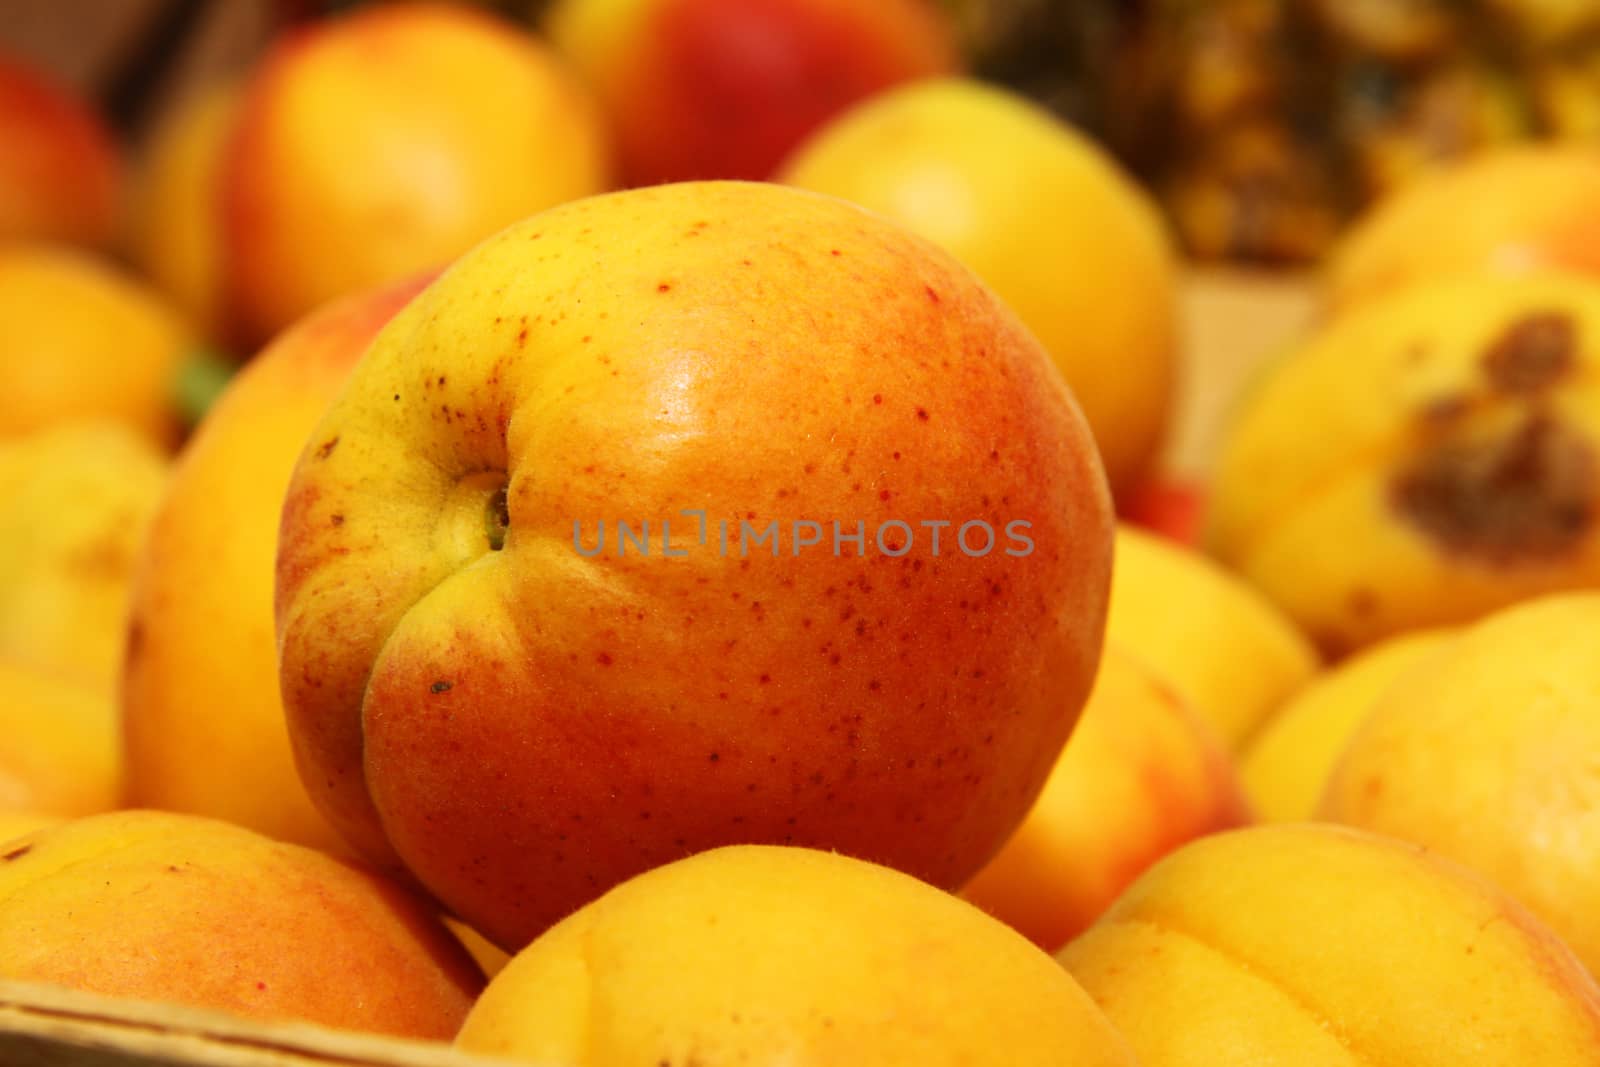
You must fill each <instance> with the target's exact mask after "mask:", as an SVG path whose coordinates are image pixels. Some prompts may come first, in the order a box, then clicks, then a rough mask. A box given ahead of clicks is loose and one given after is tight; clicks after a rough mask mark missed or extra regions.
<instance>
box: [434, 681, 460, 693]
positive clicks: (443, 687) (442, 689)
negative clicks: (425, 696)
mask: <svg viewBox="0 0 1600 1067" xmlns="http://www.w3.org/2000/svg"><path fill="white" fill-rule="evenodd" d="M455 684H456V683H454V682H448V681H445V680H444V679H443V678H441V679H439V680H438V681H437V682H434V683H433V684H432V685H430V686H429V687H428V691H429V692H430V693H448V692H449V691H450V690H451V689H453V688H455Z"/></svg>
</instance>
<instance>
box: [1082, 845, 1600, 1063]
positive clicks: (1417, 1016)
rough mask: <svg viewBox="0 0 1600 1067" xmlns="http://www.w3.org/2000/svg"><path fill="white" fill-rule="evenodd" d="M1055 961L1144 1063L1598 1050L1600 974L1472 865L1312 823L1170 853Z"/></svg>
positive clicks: (1573, 1055) (1540, 1059) (1497, 1057)
mask: <svg viewBox="0 0 1600 1067" xmlns="http://www.w3.org/2000/svg"><path fill="white" fill-rule="evenodd" d="M1059 958H1060V960H1061V961H1062V963H1064V964H1065V965H1066V966H1067V968H1068V970H1070V971H1071V972H1072V974H1073V975H1074V976H1075V977H1076V978H1077V979H1078V981H1079V982H1081V983H1082V984H1083V987H1084V989H1086V990H1087V991H1088V993H1089V995H1090V996H1092V997H1093V998H1094V999H1095V1002H1096V1003H1098V1004H1099V1005H1100V1007H1101V1008H1102V1009H1103V1010H1104V1011H1105V1012H1106V1014H1107V1015H1108V1016H1110V1018H1111V1021H1112V1022H1113V1023H1114V1024H1115V1025H1116V1026H1117V1028H1118V1029H1119V1030H1120V1031H1121V1032H1122V1033H1123V1034H1124V1035H1125V1036H1126V1037H1127V1038H1128V1041H1129V1043H1130V1044H1132V1045H1133V1048H1134V1052H1135V1053H1137V1054H1138V1056H1139V1062H1140V1063H1141V1064H1142V1065H1143V1067H1214V1065H1216V1064H1221V1063H1227V1064H1286V1065H1287V1064H1294V1065H1295V1067H1354V1065H1356V1064H1367V1065H1372V1067H1456V1065H1458V1064H1464V1063H1474V1064H1490V1063H1495V1064H1535V1063H1537V1064H1540V1065H1542V1067H1580V1065H1581V1067H1592V1065H1594V1064H1597V1063H1600V988H1597V987H1596V986H1595V983H1594V980H1593V979H1592V978H1591V977H1590V976H1589V975H1588V973H1587V972H1586V971H1584V969H1583V966H1582V965H1581V964H1579V962H1578V961H1577V959H1576V958H1575V957H1574V956H1573V955H1572V952H1571V950H1570V949H1568V948H1567V947H1566V946H1565V945H1563V944H1562V943H1561V941H1560V939H1559V938H1557V937H1556V935H1555V934H1553V933H1551V932H1550V930H1549V929H1548V928H1547V927H1545V926H1544V925H1543V924H1541V923H1540V922H1539V921H1538V920H1537V919H1535V918H1534V917H1533V916H1532V915H1530V914H1528V912H1527V910H1526V909H1525V908H1523V907H1522V905H1520V904H1518V903H1517V902H1516V901H1515V900H1513V899H1512V898H1511V897H1509V896H1507V895H1506V894H1505V893H1503V892H1502V891H1500V890H1499V889H1497V888H1495V887H1494V886H1492V885H1490V884H1489V882H1487V881H1486V880H1484V879H1482V878H1480V877H1478V876H1477V875H1475V874H1473V873H1472V872H1470V871H1468V870H1467V869H1466V868H1463V867H1459V866H1457V865H1455V864H1453V863H1450V862H1447V861H1445V860H1443V859H1440V858H1439V857H1437V856H1435V855H1432V854H1430V853H1428V852H1426V851H1424V850H1422V849H1419V848H1416V847H1414V846H1411V845H1407V844H1403V843H1401V842H1398V841H1394V840H1391V839H1389V838H1383V837H1377V836H1374V835H1370V834H1365V833H1358V832H1356V831H1353V830H1348V829H1344V828H1342V827H1331V826H1323V825H1318V824H1312V823H1300V824H1293V825H1278V826H1270V827H1259V828H1255V829H1250V830H1239V831H1234V832H1232V833H1227V834H1217V835H1214V836H1212V837H1208V838H1204V839H1203V840H1200V841H1196V842H1194V843H1193V844H1190V845H1187V846H1185V847H1184V848H1182V849H1179V850H1178V851H1177V852H1174V853H1172V854H1171V855H1170V856H1168V857H1167V858H1166V859H1164V860H1162V861H1161V862H1160V863H1158V864H1157V865H1156V866H1154V867H1152V868H1151V869H1150V870H1149V871H1148V872H1146V874H1145V875H1144V877H1143V878H1141V879H1140V880H1139V881H1138V882H1136V883H1135V884H1134V886H1133V887H1132V888H1131V889H1129V890H1128V892H1127V893H1125V894H1124V895H1123V897H1122V898H1121V899H1120V900H1119V901H1118V902H1117V903H1116V904H1115V905H1114V906H1113V907H1112V908H1111V910H1110V911H1109V912H1107V913H1106V915H1105V916H1104V917H1103V918H1102V919H1101V920H1100V922H1098V923H1097V924H1095V926H1093V927H1092V928H1091V929H1090V930H1089V931H1088V932H1087V933H1085V934H1084V935H1083V936H1082V937H1080V938H1078V939H1077V940H1076V941H1074V942H1073V943H1072V944H1070V945H1068V946H1067V948H1066V949H1065V950H1064V951H1063V952H1062V953H1061V954H1060V957H1059Z"/></svg>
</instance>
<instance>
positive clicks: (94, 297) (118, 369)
mask: <svg viewBox="0 0 1600 1067" xmlns="http://www.w3.org/2000/svg"><path fill="white" fill-rule="evenodd" d="M192 342H193V332H192V331H191V329H190V327H189V325H188V324H187V323H186V322H184V321H183V319H182V318H181V317H180V316H179V315H178V314H177V312H175V311H174V310H173V309H172V308H170V307H168V306H167V304H166V303H165V301H164V300H163V298H162V297H161V296H160V294H158V293H157V292H156V291H155V290H153V289H151V288H150V287H149V286H147V285H145V284H144V283H143V282H142V281H139V280H137V279H135V278H133V277H131V276H129V275H127V274H125V273H124V272H123V271H122V270H120V269H119V268H117V267H115V266H113V265H112V264H111V263H109V262H108V261H106V260H103V259H101V258H99V257H98V256H96V255H94V254H93V253H89V252H84V251H80V250H77V249H70V248H67V247H64V246H55V245H42V244H29V243H21V242H19V243H16V244H7V245H3V246H0V351H4V352H5V360H4V361H3V362H0V395H4V396H5V403H4V404H3V405H0V439H4V438H8V437H16V436H18V435H20V434H25V433H30V432H32V431H34V430H41V429H45V428H47V427H51V426H54V425H57V424H58V423H63V422H71V421H77V420H83V419H110V420H115V421H118V422H122V423H124V424H126V425H128V426H131V427H133V428H134V429H137V430H139V431H140V432H142V433H144V434H145V435H146V436H147V437H148V438H149V439H150V440H151V441H152V442H153V443H155V444H158V445H162V446H170V445H171V444H173V443H175V442H176V440H177V436H178V431H179V424H178V415H177V411H176V409H175V407H174V406H173V402H172V384H173V376H174V374H175V373H176V371H177V368H178V365H179V362H180V361H181V359H182V358H183V356H184V353H185V352H186V351H187V350H188V348H189V347H190V345H191V344H192Z"/></svg>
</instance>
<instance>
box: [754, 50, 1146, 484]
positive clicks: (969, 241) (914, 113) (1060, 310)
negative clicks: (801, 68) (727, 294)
mask: <svg viewBox="0 0 1600 1067" xmlns="http://www.w3.org/2000/svg"><path fill="white" fill-rule="evenodd" d="M778 180H780V181H785V182H789V183H790V184H793V185H798V186H801V187H802V188H806V189H815V190H817V191H818V192H823V193H831V194H833V195H834V196H842V197H844V198H845V199H846V200H851V201H854V202H855V203H858V204H861V205H862V206H864V207H868V208H871V209H872V210H873V211H876V212H879V213H880V214H883V215H886V216H888V217H889V218H891V219H894V220H895V221H896V222H899V223H901V224H902V225H904V226H906V227H908V228H909V229H911V230H913V231H915V232H917V233H920V234H922V235H923V236H924V237H928V238H930V239H931V240H933V241H935V242H937V243H938V244H941V245H943V246H944V247H945V248H948V249H949V250H950V251H952V252H954V253H955V254H956V257H957V258H958V259H960V260H961V261H962V262H963V263H965V264H967V266H969V267H971V268H972V269H973V270H975V271H977V273H978V275H979V277H981V278H983V280H984V281H985V282H987V283H988V284H989V285H990V286H992V287H993V288H994V291H995V292H996V293H998V294H1000V296H1001V298H1002V299H1004V300H1005V301H1006V303H1008V304H1010V305H1011V307H1012V308H1013V309H1015V310H1016V312H1017V314H1018V315H1020V316H1021V317H1022V320H1023V322H1025V323H1027V325H1028V327H1029V328H1030V329H1031V330H1033V332H1034V333H1035V334H1037V335H1038V337H1039V339H1040V340H1041V341H1043V342H1044V345H1045V347H1046V348H1048V349H1049V350H1050V354H1051V355H1052V356H1053V357H1054V358H1055V360H1056V363H1057V364H1058V365H1059V366H1060V367H1061V372H1062V373H1063V374H1064V375H1066V378H1067V383H1068V384H1069V385H1071V386H1072V391H1073V393H1074V395H1076V396H1077V398H1078V400H1079V402H1080V403H1081V404H1082V405H1083V413H1084V416H1085V417H1086V418H1087V419H1088V420H1089V426H1090V428H1092V429H1093V430H1094V435H1095V441H1096V443H1097V444H1098V445H1099V446H1100V456H1101V458H1102V459H1103V460H1104V461H1105V464H1106V473H1107V476H1108V477H1109V478H1110V480H1111V486H1112V489H1113V490H1115V491H1117V492H1118V493H1119V495H1120V494H1122V493H1125V492H1127V491H1129V490H1131V489H1132V488H1133V484H1134V482H1135V481H1136V480H1138V479H1139V478H1140V477H1141V476H1142V475H1143V474H1144V473H1145V472H1146V470H1147V468H1148V467H1149V466H1150V464H1151V462H1152V460H1154V458H1155V455H1156V452H1157V451H1158V450H1159V448H1160V446H1161V443H1162V439H1163V435H1164V431H1165V428H1166V423H1167V417H1168V415H1169V413H1170V410H1171V406H1172V392H1173V385H1174V380H1175V377H1176V375H1175V362H1176V355H1177V294H1176V287H1177V272H1176V266H1175V262H1174V256H1173V252H1172V248H1171V244H1170V241H1169V240H1168V238H1167V235H1166V232H1165V230H1164V229H1163V226H1162V221H1161V216H1160V213H1159V212H1158V211H1157V209H1156V207H1155V205H1154V203H1153V202H1152V201H1151V200H1150V199H1149V198H1148V197H1147V196H1146V195H1145V194H1144V192H1143V191H1142V190H1140V188H1139V187H1138V186H1137V185H1136V184H1135V183H1134V181H1133V179H1132V178H1130V177H1128V176H1127V175H1126V174H1124V173H1123V172H1122V171H1121V170H1120V169H1119V168H1118V167H1117V165H1116V163H1115V162H1113V161H1112V159H1111V158H1110V157H1109V156H1107V155H1106V154H1105V153H1104V152H1103V151H1102V150H1101V149H1100V148H1099V147H1097V146H1096V145H1095V144H1094V143H1093V142H1092V141H1090V140H1089V139H1088V138H1087V137H1084V136H1082V135H1080V134H1078V133H1077V132H1076V131H1074V130H1073V129H1072V128H1071V127H1070V126H1067V125H1066V124H1065V123H1063V122H1061V121H1059V120H1057V119H1055V118H1053V117H1052V116H1050V115H1049V114H1048V113H1047V112H1045V111H1044V110H1043V109H1042V108H1040V107H1038V106H1036V105H1034V104H1032V103H1030V102H1028V101H1026V100H1024V99H1023V98H1022V97H1020V96H1017V95H1015V94H1013V93H1010V92H1007V91H1005V90H1002V89H998V88H991V87H989V86H986V85H984V84H983V83H981V82H978V81H970V80H957V79H941V80H931V81H920V82H916V83H914V84H912V85H908V86H905V87H902V88H899V89H895V90H892V91H890V92H887V93H882V94H879V95H877V96H874V97H872V98H871V99H869V100H867V101H865V102H864V103H862V104H861V105H859V106H857V107H855V108H852V109H850V110H849V111H847V112H845V113H844V114H843V115H841V116H840V117H839V118H837V119H835V120H834V121H833V122H831V123H829V124H828V125H826V126H824V127H823V128H822V129H821V130H819V131H818V132H817V133H816V134H815V135H814V136H813V137H811V138H810V139H809V140H807V141H806V142H805V143H804V144H803V145H802V146H801V148H800V149H799V151H798V153H797V154H796V155H795V156H794V157H792V158H791V159H790V160H789V161H788V162H787V163H786V164H785V165H784V167H783V169H782V171H780V172H779V175H778ZM1064 249H1070V250H1071V251H1070V253H1069V254H1063V250H1064ZM1045 264H1048V267H1045Z"/></svg>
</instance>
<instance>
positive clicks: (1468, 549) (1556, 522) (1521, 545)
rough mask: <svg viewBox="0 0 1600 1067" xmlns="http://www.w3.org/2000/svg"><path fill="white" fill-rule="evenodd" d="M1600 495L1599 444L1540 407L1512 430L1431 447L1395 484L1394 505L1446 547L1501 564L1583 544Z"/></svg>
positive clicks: (1391, 494) (1392, 489) (1550, 554)
mask: <svg viewBox="0 0 1600 1067" xmlns="http://www.w3.org/2000/svg"><path fill="white" fill-rule="evenodd" d="M1594 494H1595V457H1594V450H1593V447H1592V446H1591V445H1590V443H1589V441H1588V440H1587V439H1586V438H1584V437H1583V436H1582V435H1580V434H1578V433H1576V432H1574V431H1573V430H1572V429H1571V428H1569V427H1568V426H1566V425H1565V424H1563V423H1561V422H1558V421H1556V420H1555V419H1554V418H1552V417H1551V416H1550V415H1548V414H1545V413H1542V412H1535V413H1533V414H1531V415H1529V416H1528V417H1527V419H1526V420H1525V421H1524V422H1523V423H1522V425H1520V426H1518V427H1517V428H1516V429H1515V430H1513V431H1512V432H1510V433H1509V434H1504V435H1501V436H1498V437H1494V438H1491V439H1488V440H1473V441H1456V442H1447V443H1445V444H1441V445H1439V446H1437V447H1435V448H1432V449H1429V450H1427V451H1425V452H1424V453H1422V454H1421V455H1420V456H1418V457H1417V458H1416V459H1415V460H1414V461H1413V462H1412V463H1411V464H1410V465H1409V466H1408V467H1406V468H1405V469H1403V470H1401V471H1400V472H1399V473H1398V474H1397V475H1396V476H1395V477H1394V479H1393V480H1392V481H1391V483H1390V487H1389V501H1390V505H1391V506H1392V507H1393V508H1394V510H1395V511H1396V512H1397V513H1398V514H1399V515H1400V516H1401V517H1402V518H1403V519H1405V520H1406V521H1407V522H1408V523H1410V524H1411V525H1413V526H1415V527H1416V528H1418V529H1420V530H1421V531H1422V532H1423V533H1425V534H1426V535H1428V536H1429V537H1430V538H1431V539H1432V540H1433V541H1434V542H1435V543H1436V544H1437V545H1438V546H1439V547H1440V548H1442V549H1443V550H1445V551H1447V552H1450V553H1452V554H1455V555H1460V556H1466V557H1469V558H1473V559H1476V560H1479V561H1482V562H1484V563H1488V564H1492V565H1495V566H1508V565H1512V564H1517V563H1522V562H1527V561H1540V560H1545V559H1549V558H1551V557H1557V556H1562V555H1565V554H1566V553H1568V552H1571V551H1572V550H1574V549H1576V548H1577V547H1578V546H1579V545H1580V544H1581V543H1582V542H1583V539H1584V537H1585V535H1586V534H1587V533H1588V531H1589V528H1590V527H1591V526H1592V525H1593V523H1594V518H1595V515H1594Z"/></svg>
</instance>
